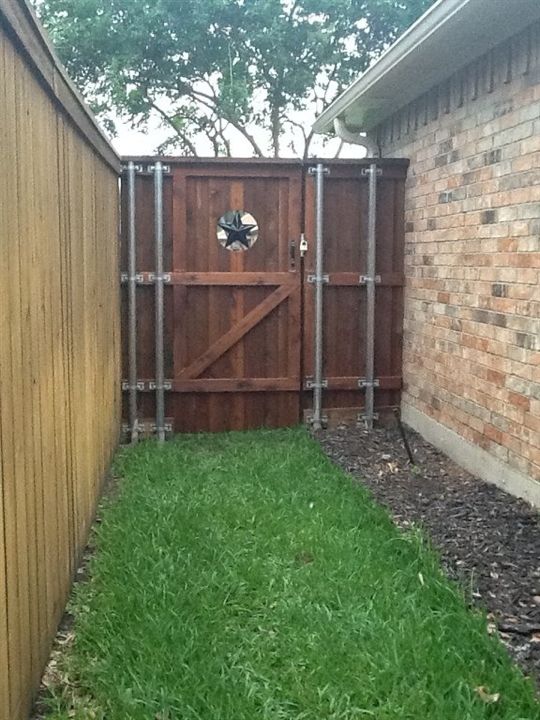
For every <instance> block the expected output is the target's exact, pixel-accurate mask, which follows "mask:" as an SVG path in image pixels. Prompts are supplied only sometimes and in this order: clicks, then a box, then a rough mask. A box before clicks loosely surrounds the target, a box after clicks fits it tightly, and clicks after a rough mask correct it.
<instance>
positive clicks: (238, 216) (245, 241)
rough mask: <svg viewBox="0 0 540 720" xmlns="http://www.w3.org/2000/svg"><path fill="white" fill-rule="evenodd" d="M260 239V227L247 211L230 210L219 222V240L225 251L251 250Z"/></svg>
mask: <svg viewBox="0 0 540 720" xmlns="http://www.w3.org/2000/svg"><path fill="white" fill-rule="evenodd" d="M258 237H259V225H258V223H257V221H256V220H255V218H254V217H253V215H252V214H251V213H249V212H246V211H245V210H228V211H227V212H226V213H224V214H223V215H222V216H221V217H220V218H219V220H218V222H217V238H218V241H219V244H220V245H221V246H222V247H224V248H225V250H232V251H233V252H237V251H243V250H249V248H250V247H252V246H253V245H254V244H255V243H256V242H257V239H258Z"/></svg>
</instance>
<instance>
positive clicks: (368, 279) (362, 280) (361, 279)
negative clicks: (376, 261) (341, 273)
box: [358, 275, 381, 285]
mask: <svg viewBox="0 0 540 720" xmlns="http://www.w3.org/2000/svg"><path fill="white" fill-rule="evenodd" d="M380 282H381V276H380V275H375V277H374V278H372V277H370V276H369V275H360V277H359V278H358V284H359V285H367V284H368V283H375V285H379V284H380Z"/></svg>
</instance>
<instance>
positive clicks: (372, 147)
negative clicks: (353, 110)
mask: <svg viewBox="0 0 540 720" xmlns="http://www.w3.org/2000/svg"><path fill="white" fill-rule="evenodd" d="M334 130H335V131H336V135H337V136H338V137H339V138H340V139H341V140H343V141H344V142H346V143H351V144H352V145H360V147H364V148H365V149H366V152H367V157H380V154H381V153H380V151H379V148H378V146H377V143H376V142H375V141H374V140H372V139H371V138H370V137H369V136H368V135H367V134H362V133H359V132H353V131H352V130H349V128H348V127H347V126H346V125H345V123H344V121H343V120H341V119H340V118H335V119H334Z"/></svg>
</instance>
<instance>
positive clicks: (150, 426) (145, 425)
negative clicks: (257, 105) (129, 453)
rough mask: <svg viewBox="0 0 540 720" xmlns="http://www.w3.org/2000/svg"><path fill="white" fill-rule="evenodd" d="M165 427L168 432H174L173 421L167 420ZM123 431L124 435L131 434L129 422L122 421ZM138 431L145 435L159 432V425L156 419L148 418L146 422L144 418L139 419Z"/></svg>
mask: <svg viewBox="0 0 540 720" xmlns="http://www.w3.org/2000/svg"><path fill="white" fill-rule="evenodd" d="M163 429H164V430H165V432H166V433H168V434H172V432H173V423H172V422H171V421H169V420H167V421H165V424H164V425H163ZM122 432H123V434H124V436H126V435H129V433H131V427H130V425H129V423H122ZM137 432H138V433H139V435H144V434H145V433H155V432H157V425H156V423H155V421H154V420H147V421H146V422H145V421H144V420H138V421H137Z"/></svg>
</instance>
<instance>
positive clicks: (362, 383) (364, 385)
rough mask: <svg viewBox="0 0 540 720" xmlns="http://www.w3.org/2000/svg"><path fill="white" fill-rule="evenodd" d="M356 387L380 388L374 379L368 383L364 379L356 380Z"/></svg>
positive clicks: (377, 381)
mask: <svg viewBox="0 0 540 720" xmlns="http://www.w3.org/2000/svg"><path fill="white" fill-rule="evenodd" d="M358 387H359V388H368V387H380V383H379V378H374V379H373V382H369V380H368V379H367V378H365V377H361V378H358Z"/></svg>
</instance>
